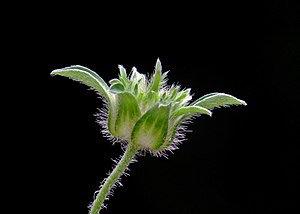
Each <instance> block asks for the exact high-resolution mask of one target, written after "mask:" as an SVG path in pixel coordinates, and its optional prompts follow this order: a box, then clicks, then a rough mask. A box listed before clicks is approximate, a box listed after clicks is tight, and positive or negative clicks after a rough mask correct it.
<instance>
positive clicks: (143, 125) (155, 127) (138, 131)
mask: <svg viewBox="0 0 300 214" xmlns="http://www.w3.org/2000/svg"><path fill="white" fill-rule="evenodd" d="M169 112H170V106H163V105H155V106H154V107H152V108H151V109H150V110H148V111H147V112H146V113H145V114H144V115H143V116H142V117H141V118H140V119H139V120H138V121H137V122H136V125H135V126H134V128H133V131H132V135H131V141H132V143H134V144H138V145H141V146H142V148H146V149H151V150H155V151H157V150H159V149H160V148H161V146H162V145H163V144H164V142H165V140H166V137H167V134H168V126H169Z"/></svg>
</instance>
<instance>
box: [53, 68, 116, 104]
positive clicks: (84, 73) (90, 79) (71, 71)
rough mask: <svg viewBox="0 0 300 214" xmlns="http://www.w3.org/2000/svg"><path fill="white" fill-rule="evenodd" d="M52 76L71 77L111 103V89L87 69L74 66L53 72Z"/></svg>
mask: <svg viewBox="0 0 300 214" xmlns="http://www.w3.org/2000/svg"><path fill="white" fill-rule="evenodd" d="M51 75H59V76H64V77H69V78H71V79H73V80H75V81H79V82H81V83H83V84H85V85H87V86H89V87H91V88H93V89H95V90H96V91H98V92H99V93H100V95H102V96H103V97H105V98H106V99H107V100H108V101H110V93H109V87H108V86H107V84H106V83H105V81H104V80H103V79H102V78H101V77H100V76H99V75H98V74H97V73H95V72H94V71H92V70H90V69H88V68H86V67H83V66H80V65H73V66H70V67H65V68H62V69H56V70H54V71H52V72H51Z"/></svg>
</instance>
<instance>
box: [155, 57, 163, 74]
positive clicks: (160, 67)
mask: <svg viewBox="0 0 300 214" xmlns="http://www.w3.org/2000/svg"><path fill="white" fill-rule="evenodd" d="M155 71H160V72H161V71H162V66H161V62H160V60H159V58H157V61H156V64H155Z"/></svg>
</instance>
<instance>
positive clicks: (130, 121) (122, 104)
mask: <svg viewBox="0 0 300 214" xmlns="http://www.w3.org/2000/svg"><path fill="white" fill-rule="evenodd" d="M117 103H118V107H117V111H116V117H115V123H112V124H114V126H115V129H114V133H115V135H117V136H119V137H122V138H124V139H126V140H130V136H131V132H132V129H133V127H134V125H135V123H136V121H137V120H138V119H139V117H140V116H141V111H140V108H139V106H138V103H137V101H136V98H135V97H134V96H133V95H132V94H131V93H129V92H124V93H120V94H117ZM113 118H114V117H113Z"/></svg>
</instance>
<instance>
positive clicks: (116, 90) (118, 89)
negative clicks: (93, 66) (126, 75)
mask: <svg viewBox="0 0 300 214" xmlns="http://www.w3.org/2000/svg"><path fill="white" fill-rule="evenodd" d="M110 91H111V92H112V93H116V94H118V93H122V92H123V91H124V86H123V84H122V83H115V84H113V85H111V86H110Z"/></svg>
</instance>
